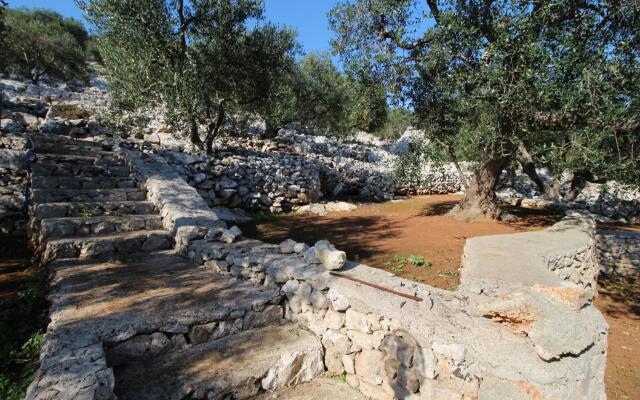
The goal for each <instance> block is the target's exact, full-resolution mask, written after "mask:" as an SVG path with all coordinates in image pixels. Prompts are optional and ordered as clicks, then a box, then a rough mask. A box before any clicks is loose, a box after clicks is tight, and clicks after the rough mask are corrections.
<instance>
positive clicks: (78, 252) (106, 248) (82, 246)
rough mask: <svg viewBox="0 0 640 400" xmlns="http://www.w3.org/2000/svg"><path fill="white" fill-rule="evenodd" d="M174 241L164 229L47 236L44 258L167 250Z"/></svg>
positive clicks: (116, 254) (101, 256)
mask: <svg viewBox="0 0 640 400" xmlns="http://www.w3.org/2000/svg"><path fill="white" fill-rule="evenodd" d="M172 245H173V238H172V237H171V234H170V233H169V232H168V231H164V230H153V231H149V230H145V231H134V232H122V233H112V234H108V235H99V236H91V237H70V238H62V239H51V240H47V242H46V244H45V247H44V261H45V262H49V261H52V260H55V259H61V258H65V259H66V258H105V257H110V256H126V255H128V254H131V253H134V252H137V251H154V250H166V249H169V248H171V247H172Z"/></svg>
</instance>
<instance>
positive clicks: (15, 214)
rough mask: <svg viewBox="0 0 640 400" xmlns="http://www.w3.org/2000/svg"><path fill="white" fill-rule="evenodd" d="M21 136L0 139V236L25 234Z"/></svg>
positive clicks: (24, 141) (22, 145) (25, 182)
mask: <svg viewBox="0 0 640 400" xmlns="http://www.w3.org/2000/svg"><path fill="white" fill-rule="evenodd" d="M26 144H27V140H26V138H25V137H24V136H22V137H20V136H17V135H11V134H7V135H2V136H0V233H1V234H5V235H24V234H26V230H25V227H26V224H27V218H26V215H25V214H24V210H23V208H24V199H25V197H24V193H25V188H26V185H27V171H26V170H25V166H26V165H25V163H24V151H25V148H26Z"/></svg>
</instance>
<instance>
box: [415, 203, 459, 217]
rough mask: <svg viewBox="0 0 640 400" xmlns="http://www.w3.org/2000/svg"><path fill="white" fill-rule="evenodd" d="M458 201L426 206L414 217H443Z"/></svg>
mask: <svg viewBox="0 0 640 400" xmlns="http://www.w3.org/2000/svg"><path fill="white" fill-rule="evenodd" d="M458 203H459V201H440V202H437V203H430V204H426V205H425V206H424V207H423V208H422V210H420V212H419V213H418V214H417V215H416V216H418V217H434V216H440V215H445V214H447V213H448V212H449V211H451V210H452V209H453V207H455V206H456V205H457V204H458Z"/></svg>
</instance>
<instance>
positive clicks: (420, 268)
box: [242, 195, 555, 290]
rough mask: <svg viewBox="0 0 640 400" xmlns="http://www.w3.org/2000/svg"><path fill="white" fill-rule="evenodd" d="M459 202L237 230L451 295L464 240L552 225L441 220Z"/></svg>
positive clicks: (435, 200) (402, 205)
mask: <svg viewBox="0 0 640 400" xmlns="http://www.w3.org/2000/svg"><path fill="white" fill-rule="evenodd" d="M460 198H461V196H456V195H437V196H417V197H412V198H408V199H406V200H401V201H393V202H386V203H379V204H368V205H362V206H360V207H358V209H357V210H355V211H344V212H335V213H330V214H328V215H326V216H300V215H291V216H285V217H279V218H278V217H275V218H274V217H266V218H265V219H260V218H258V219H256V220H255V221H253V222H251V223H248V224H245V225H244V226H242V228H243V229H242V230H243V232H245V234H247V236H249V237H255V238H257V239H261V240H264V241H266V242H272V243H278V242H279V241H282V240H284V239H286V238H292V239H294V240H296V241H301V242H305V243H308V244H309V245H313V243H315V242H316V241H317V240H321V239H328V240H329V241H330V242H331V243H333V244H335V246H336V247H337V248H338V249H340V250H344V251H346V252H347V257H348V258H349V259H350V260H353V261H358V262H360V263H363V264H367V265H369V266H371V267H375V268H382V269H385V270H388V271H390V272H393V273H395V274H396V275H398V276H401V277H403V278H407V279H411V280H415V281H418V282H424V283H427V284H429V285H432V286H435V287H439V288H443V289H450V290H454V289H455V288H457V286H458V283H459V276H458V269H459V268H460V257H461V255H462V249H463V248H464V244H465V241H466V239H468V238H471V237H475V236H484V235H494V234H503V233H515V232H523V231H528V230H538V229H542V228H544V227H545V226H548V225H551V224H552V223H553V222H554V221H555V219H554V218H550V217H549V216H548V215H545V214H542V213H540V212H536V211H533V210H530V213H531V214H529V215H526V216H524V218H523V219H522V220H521V221H520V222H518V223H515V224H503V223H498V222H488V221H482V222H474V223H468V222H462V221H458V220H455V219H454V218H451V217H449V216H446V215H445V214H446V213H447V212H448V211H449V210H450V209H451V208H452V207H453V206H454V205H455V204H456V203H457V202H458V201H459V200H460ZM411 256H416V257H414V258H412V257H411ZM420 257H424V260H423V261H424V262H422V265H415V264H420V261H422V259H421V258H420ZM412 261H413V262H412Z"/></svg>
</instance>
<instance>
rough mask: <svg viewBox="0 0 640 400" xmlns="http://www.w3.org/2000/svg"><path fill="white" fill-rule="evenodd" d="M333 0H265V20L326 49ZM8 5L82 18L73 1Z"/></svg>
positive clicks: (309, 46) (308, 45) (26, 0)
mask: <svg viewBox="0 0 640 400" xmlns="http://www.w3.org/2000/svg"><path fill="white" fill-rule="evenodd" d="M335 3H337V1H336V0H265V6H266V7H265V8H266V17H267V19H268V20H269V21H272V22H274V23H277V24H280V25H287V26H290V27H293V28H294V29H295V30H296V31H297V32H298V39H299V41H300V43H302V45H303V46H304V50H305V52H310V51H316V50H317V51H321V50H330V44H329V41H330V39H331V37H332V33H331V31H330V30H329V23H328V20H327V13H328V12H329V10H330V9H331V7H333V5H334V4H335ZM9 7H28V8H31V7H39V8H48V9H51V10H54V11H57V12H59V13H60V14H62V15H64V16H67V17H74V18H77V19H82V12H81V11H80V10H79V9H78V7H76V5H75V3H74V1H73V0H9Z"/></svg>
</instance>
